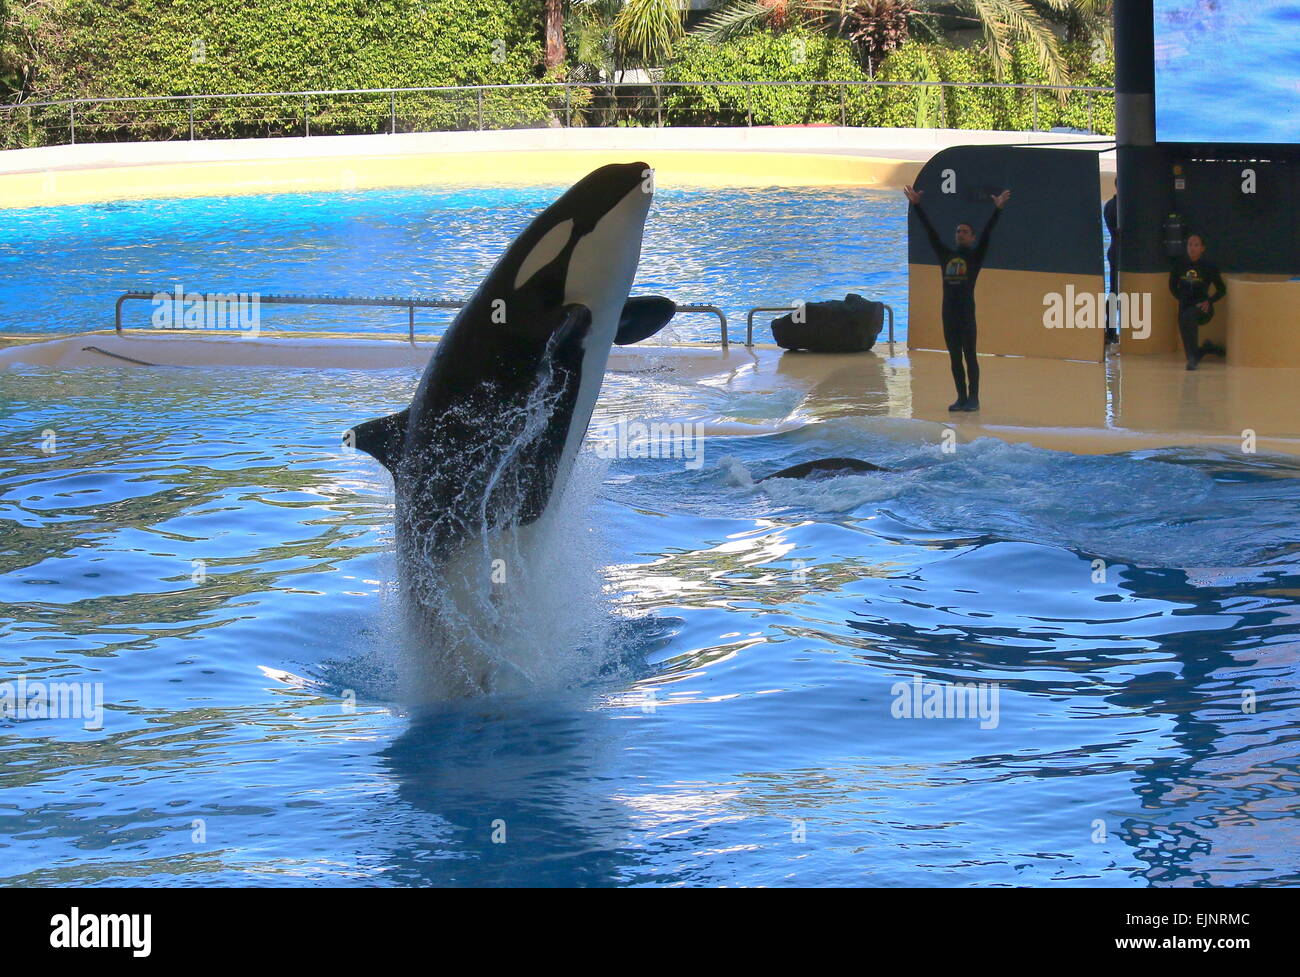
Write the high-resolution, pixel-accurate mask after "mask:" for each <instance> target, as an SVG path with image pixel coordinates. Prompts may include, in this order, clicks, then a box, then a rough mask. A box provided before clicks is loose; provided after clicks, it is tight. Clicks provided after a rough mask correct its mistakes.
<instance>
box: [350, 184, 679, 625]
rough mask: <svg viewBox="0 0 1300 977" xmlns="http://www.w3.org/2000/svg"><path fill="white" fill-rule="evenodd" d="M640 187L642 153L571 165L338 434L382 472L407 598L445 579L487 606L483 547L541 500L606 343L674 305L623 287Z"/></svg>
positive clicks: (640, 214)
mask: <svg viewBox="0 0 1300 977" xmlns="http://www.w3.org/2000/svg"><path fill="white" fill-rule="evenodd" d="M652 195H653V171H652V170H651V169H650V168H649V167H648V166H647V165H646V164H644V163H626V164H614V165H609V166H602V167H600V168H599V169H597V170H595V171H594V172H592V173H590V174H588V175H587V176H586V177H584V178H583V179H582V180H580V181H579V182H578V183H577V184H575V185H574V186H573V187H572V188H570V189H569V190H568V191H567V192H565V193H564V194H563V195H562V196H561V197H560V198H559V199H558V200H556V201H555V202H554V203H552V204H551V205H550V206H549V207H547V208H546V209H545V210H544V211H542V213H541V214H539V215H538V216H537V217H536V218H535V219H534V220H533V221H531V222H530V223H529V224H528V226H527V227H525V228H524V229H523V230H522V231H521V232H520V234H519V236H518V237H517V238H515V240H514V241H513V242H512V243H511V244H510V246H509V247H507V248H506V250H505V253H504V254H503V255H502V256H501V257H500V259H499V260H498V261H497V262H496V264H495V265H493V267H492V269H491V270H490V271H489V272H488V274H487V276H486V277H485V278H484V279H483V281H482V283H481V284H480V285H479V287H478V288H477V289H476V290H475V292H474V294H473V296H471V298H470V299H469V301H468V302H467V303H466V304H465V306H464V308H462V309H461V311H460V314H459V315H457V316H456V318H455V320H454V321H453V322H452V324H451V325H450V326H449V327H448V329H447V331H446V333H445V334H444V335H443V337H442V338H441V340H440V341H439V342H438V344H437V348H436V351H435V352H434V355H433V357H432V358H431V359H430V361H429V364H428V366H427V367H426V368H425V371H424V374H423V376H422V377H421V378H420V381H419V384H418V386H417V387H416V390H415V393H414V395H413V396H412V398H411V401H410V403H409V404H407V405H406V406H405V407H403V408H402V409H400V410H398V411H396V412H395V413H393V414H390V415H388V416H386V417H379V418H375V419H374V420H370V421H366V422H365V423H362V424H358V425H357V426H356V427H354V428H352V429H351V430H350V431H348V432H347V434H345V435H344V442H345V444H351V445H352V446H354V447H356V448H359V449H360V450H362V451H365V452H367V453H368V454H370V455H372V456H373V457H374V458H376V459H377V460H378V461H379V462H380V463H381V464H382V465H383V466H384V467H385V468H387V469H388V471H389V472H390V473H391V474H392V477H393V485H394V490H395V496H396V506H397V512H396V530H397V533H396V535H397V549H398V553H397V556H398V572H399V574H401V576H402V578H403V584H404V590H405V591H406V592H407V593H408V595H413V596H415V597H416V599H417V603H419V604H422V605H424V606H426V607H436V606H440V605H441V604H442V603H443V602H445V601H446V600H447V598H448V594H454V593H455V592H456V591H457V590H458V589H459V590H462V591H464V594H463V595H462V596H464V597H465V601H468V602H469V603H470V604H474V603H475V602H477V603H478V605H479V607H478V609H479V610H490V609H491V608H490V607H489V606H488V605H487V604H483V599H482V598H481V594H480V595H476V593H475V591H476V589H479V590H482V589H483V588H486V589H487V590H491V584H490V582H489V580H488V576H487V575H488V574H490V572H491V570H492V560H490V559H487V557H490V556H491V554H492V552H493V551H494V550H496V549H498V548H499V547H498V542H497V541H498V540H500V539H502V538H507V537H508V538H509V540H510V541H511V542H510V545H511V546H514V545H516V544H517V542H518V540H519V538H520V532H521V531H523V530H526V529H530V528H531V527H532V526H533V524H535V523H539V522H541V521H544V518H545V517H546V515H547V514H548V512H550V511H552V510H553V509H554V508H555V502H556V500H557V499H558V498H559V497H560V496H561V495H562V494H563V492H564V490H565V486H566V484H567V482H568V480H569V476H570V473H571V471H572V469H573V466H574V463H575V459H576V456H577V453H578V449H579V447H580V446H581V444H582V441H583V439H584V438H585V436H586V433H587V427H588V425H589V423H590V421H591V415H592V411H593V410H594V408H595V405H596V398H597V395H598V394H599V392H600V387H601V383H602V381H603V379H604V375H605V368H606V364H607V361H608V358H609V351H610V347H611V346H612V345H613V344H615V343H631V342H638V341H640V340H642V339H646V338H648V337H649V336H651V335H653V334H654V333H656V332H658V331H659V330H660V329H661V328H663V326H664V325H666V324H667V323H668V321H669V320H670V319H671V318H672V317H673V315H674V314H675V312H676V306H675V305H674V304H673V303H672V302H671V301H669V300H668V299H665V298H661V297H658V296H645V297H638V298H632V299H629V297H628V292H629V291H630V289H631V286H632V281H633V278H634V277H635V275H636V269H637V264H638V262H639V260H640V256H641V239H642V234H643V232H644V229H645V220H646V215H647V214H648V212H649V209H650V203H651V199H652ZM498 562H499V561H498ZM453 578H454V579H453ZM461 603H464V602H463V601H462V602H461ZM464 610H465V608H464V607H463V606H462V607H460V608H459V609H458V610H456V614H459V615H460V618H461V619H463V618H464V617H465V616H466V615H465V614H463V613H461V612H463V611H464Z"/></svg>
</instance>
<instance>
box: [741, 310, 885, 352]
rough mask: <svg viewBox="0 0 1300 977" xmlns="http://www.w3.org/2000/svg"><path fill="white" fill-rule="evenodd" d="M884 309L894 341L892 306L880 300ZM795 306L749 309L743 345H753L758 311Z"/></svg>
mask: <svg viewBox="0 0 1300 977" xmlns="http://www.w3.org/2000/svg"><path fill="white" fill-rule="evenodd" d="M880 304H881V305H882V306H884V308H885V311H886V312H888V313H889V342H890V343H891V344H892V343H893V342H894V307H893V306H892V305H890V304H889V303H887V302H881V303H880ZM794 311H796V306H793V305H760V306H758V307H757V308H753V309H750V310H749V315H748V316H746V318H745V345H746V346H749V347H753V345H754V316H756V315H758V313H760V312H794Z"/></svg>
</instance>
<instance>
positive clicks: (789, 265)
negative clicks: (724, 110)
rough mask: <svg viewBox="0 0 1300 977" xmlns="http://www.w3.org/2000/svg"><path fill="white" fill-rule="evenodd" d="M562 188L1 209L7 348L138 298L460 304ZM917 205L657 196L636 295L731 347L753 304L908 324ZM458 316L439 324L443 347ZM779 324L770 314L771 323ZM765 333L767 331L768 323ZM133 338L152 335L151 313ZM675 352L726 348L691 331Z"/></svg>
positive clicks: (351, 319) (363, 316)
mask: <svg viewBox="0 0 1300 977" xmlns="http://www.w3.org/2000/svg"><path fill="white" fill-rule="evenodd" d="M558 193H559V188H556V187H527V188H509V189H496V190H481V189H398V190H369V191H362V192H355V193H319V194H278V195H271V196H250V197H208V198H193V199H188V200H143V201H137V200H132V201H115V202H110V203H100V204H90V205H86V206H79V207H59V208H38V209H30V210H7V211H5V233H4V234H3V235H0V332H31V331H38V332H47V331H69V330H72V331H80V330H85V329H104V328H111V327H112V325H113V306H114V303H115V301H116V300H117V297H118V296H119V295H121V294H122V293H123V292H129V291H148V292H154V291H167V292H171V291H172V290H173V289H174V288H175V287H176V286H177V285H181V286H183V287H184V288H185V289H187V290H190V291H199V292H245V293H247V292H258V293H262V294H276V293H278V294H317V295H318V294H329V295H385V296H387V295H400V296H407V295H418V296H423V297H426V298H464V297H468V296H469V294H470V293H471V292H473V291H474V289H475V288H476V287H477V286H478V283H479V282H480V281H481V280H482V278H483V275H484V273H485V272H486V271H487V270H488V269H489V268H490V267H491V266H492V262H494V261H495V260H496V259H497V257H498V256H499V255H500V254H501V252H502V251H503V250H504V249H505V247H506V245H507V244H509V243H510V241H511V240H513V239H514V237H515V236H516V235H517V234H518V233H519V231H520V230H522V229H523V228H524V227H525V226H526V225H527V224H528V221H529V220H531V219H532V217H533V216H534V215H535V214H536V213H537V212H538V211H539V210H541V209H542V208H543V207H545V206H546V205H547V204H548V203H550V202H551V201H552V200H554V199H555V197H556V196H557V194H558ZM906 207H907V201H906V200H905V199H904V198H903V195H902V194H901V193H898V192H897V191H888V192H885V191H870V190H867V191H864V190H856V189H810V190H790V189H782V190H769V191H761V190H674V189H663V190H660V191H658V192H657V193H656V195H655V203H654V208H653V210H652V212H651V214H650V218H649V221H648V223H647V227H646V236H645V245H644V248H643V252H642V253H643V259H642V262H641V266H640V269H639V273H638V276H637V281H636V290H637V291H638V292H641V293H658V294H663V295H667V296H669V297H670V298H672V299H675V300H677V301H678V302H679V303H681V304H690V303H704V304H710V305H717V306H719V307H721V308H722V309H723V310H724V311H725V312H726V314H727V318H728V321H729V326H730V334H731V338H732V339H733V340H739V339H742V338H743V336H744V330H745V313H746V312H747V311H748V310H749V309H750V308H753V307H755V306H766V305H785V304H789V303H790V302H793V301H797V300H800V299H802V300H805V301H816V300H821V299H829V298H843V297H844V295H845V294H846V293H847V292H850V291H856V292H859V293H860V294H863V295H866V296H867V297H868V298H871V299H874V300H876V301H881V302H887V303H889V304H890V305H892V306H893V307H894V310H895V314H896V319H897V322H898V323H899V325H900V329H899V332H898V336H899V338H902V337H903V336H905V334H906V333H905V329H903V328H901V326H902V323H904V322H905V321H906V318H907V316H906V310H907V259H906V254H907V248H906V239H907V222H906ZM450 315H451V313H446V312H439V311H436V310H425V311H422V312H421V313H420V316H419V319H418V321H417V329H418V330H419V331H420V332H421V334H425V333H430V334H433V333H437V332H440V331H441V330H442V328H444V327H445V326H446V324H447V323H448V322H449V321H450V318H449V317H450ZM261 316H262V323H263V325H264V326H265V327H267V328H270V329H292V328H311V329H336V330H352V331H387V332H395V331H404V330H405V329H406V313H405V311H404V310H401V309H351V308H343V309H339V308H321V307H315V308H303V307H293V306H276V307H271V306H263V307H262V309H261ZM770 318H771V316H768V319H770ZM759 321H760V322H765V321H767V320H762V319H760V320H759ZM124 323H125V324H126V325H127V326H141V327H143V326H147V325H148V324H149V306H148V305H147V304H145V303H141V304H134V305H128V306H127V307H126V311H125V317H124ZM672 329H673V331H674V333H675V336H676V338H678V339H681V340H709V341H716V340H717V338H718V323H717V320H716V318H713V317H710V316H704V315H689V316H687V315H684V316H682V317H681V318H680V319H679V320H678V321H676V322H674V323H673V326H672Z"/></svg>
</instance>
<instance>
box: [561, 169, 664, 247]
mask: <svg viewBox="0 0 1300 977" xmlns="http://www.w3.org/2000/svg"><path fill="white" fill-rule="evenodd" d="M638 190H639V191H640V192H641V193H643V194H645V197H646V207H647V209H649V201H650V198H651V197H653V196H654V170H653V168H651V166H650V165H649V164H648V163H609V164H606V165H605V166H602V167H600V169H598V170H595V171H593V172H591V173H589V174H588V175H587V176H586V177H584V178H583V179H582V180H580V181H579V182H578V183H577V184H575V185H574V186H573V187H572V188H571V189H570V190H569V191H568V193H566V194H565V195H564V196H565V197H570V196H572V197H573V198H575V199H582V200H585V201H587V206H586V208H585V211H586V212H585V214H582V215H581V216H579V217H578V218H577V222H576V223H575V226H574V236H575V237H584V236H586V235H587V234H589V233H591V231H592V230H594V229H595V227H596V226H597V225H598V224H599V223H600V221H601V220H602V219H603V218H604V217H606V216H607V215H608V214H610V213H612V212H613V211H614V210H616V209H617V208H618V207H619V206H621V205H622V204H623V203H624V201H626V200H627V198H628V196H629V195H630V194H632V193H634V192H636V191H638ZM563 199H564V198H561V200H563ZM591 201H599V202H600V203H599V205H598V206H595V207H593V206H591Z"/></svg>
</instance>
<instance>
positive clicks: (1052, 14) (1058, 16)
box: [698, 0, 1110, 85]
mask: <svg viewBox="0 0 1300 977" xmlns="http://www.w3.org/2000/svg"><path fill="white" fill-rule="evenodd" d="M939 7H946V8H949V9H951V8H954V7H955V8H956V9H957V11H958V14H957V16H958V17H959V18H961V19H963V20H968V21H970V22H971V23H972V24H975V25H978V26H979V28H980V29H981V30H982V32H983V34H984V43H985V46H986V48H987V50H988V54H989V58H990V60H991V61H992V62H993V69H994V72H995V74H996V77H997V78H998V79H1003V78H1005V77H1006V72H1007V69H1008V68H1009V67H1010V64H1011V56H1012V49H1013V45H1014V44H1015V43H1016V42H1017V41H1023V42H1027V43H1029V44H1030V46H1031V47H1032V48H1033V49H1034V52H1035V53H1036V54H1037V55H1038V59H1039V62H1040V63H1041V64H1042V65H1043V66H1044V69H1045V70H1046V73H1047V80H1048V82H1049V83H1050V84H1054V85H1065V84H1068V83H1069V81H1068V72H1067V68H1066V64H1065V58H1064V57H1063V55H1062V53H1061V47H1060V43H1059V41H1058V40H1057V37H1056V34H1055V33H1054V32H1053V31H1052V27H1051V24H1050V23H1049V20H1064V21H1065V22H1066V24H1067V27H1068V29H1069V30H1070V32H1071V34H1074V33H1075V32H1079V33H1090V34H1096V33H1097V32H1098V30H1099V27H1098V25H1099V24H1102V25H1104V21H1105V19H1106V18H1108V17H1109V15H1110V2H1109V0H724V2H723V4H722V5H721V6H720V7H719V8H718V9H717V10H715V11H714V12H713V14H711V15H710V16H709V17H708V18H707V19H706V20H705V21H704V23H702V24H701V25H700V27H699V29H698V33H699V34H701V35H702V36H704V37H706V38H712V39H716V40H722V39H725V38H727V37H734V36H736V35H738V34H743V33H746V32H748V31H751V30H755V29H757V28H761V27H771V28H773V29H776V30H780V29H781V28H782V27H784V26H785V25H786V24H788V23H790V22H799V23H802V24H804V25H806V26H809V27H812V28H813V29H815V30H822V31H829V32H833V33H836V34H841V35H843V36H845V37H848V38H850V39H852V40H854V41H855V42H857V43H858V44H859V45H861V46H862V47H863V49H864V52H865V53H866V54H867V56H868V58H870V59H871V60H872V61H873V62H874V61H875V60H877V59H878V58H880V57H883V56H884V55H885V54H887V53H889V51H891V50H893V49H894V48H896V47H898V46H900V45H901V44H902V43H903V42H904V41H906V40H907V38H908V37H909V36H911V35H912V34H914V33H916V32H917V31H918V30H919V31H920V32H922V33H925V34H929V35H931V36H937V33H938V32H937V28H936V26H935V25H936V20H937V18H938V11H937V9H936V8H939ZM1101 29H1103V30H1104V27H1103V28H1101Z"/></svg>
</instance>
